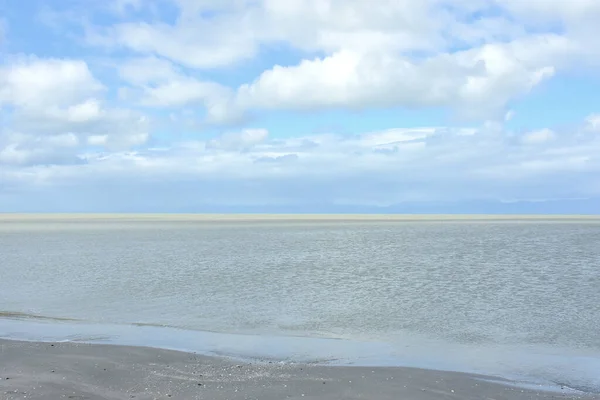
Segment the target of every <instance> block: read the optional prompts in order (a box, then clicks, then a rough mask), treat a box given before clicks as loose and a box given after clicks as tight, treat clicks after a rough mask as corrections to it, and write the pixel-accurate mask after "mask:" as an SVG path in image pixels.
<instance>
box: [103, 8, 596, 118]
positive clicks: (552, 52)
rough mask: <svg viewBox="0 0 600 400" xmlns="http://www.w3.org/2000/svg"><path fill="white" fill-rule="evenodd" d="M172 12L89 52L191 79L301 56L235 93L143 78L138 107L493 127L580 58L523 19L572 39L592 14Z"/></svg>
mask: <svg viewBox="0 0 600 400" xmlns="http://www.w3.org/2000/svg"><path fill="white" fill-rule="evenodd" d="M175 5H176V6H177V7H179V12H180V14H179V18H178V19H177V20H176V21H175V22H174V23H168V22H157V23H153V24H151V23H146V22H144V23H140V22H135V23H121V24H116V25H114V26H110V27H108V28H103V29H100V28H99V29H98V30H97V31H96V32H94V35H92V36H91V38H93V40H92V42H93V43H96V44H101V45H103V46H107V47H108V48H109V49H110V48H112V49H121V48H128V49H130V50H133V51H135V52H137V53H139V54H142V55H150V56H151V57H155V56H160V57H164V58H166V59H170V60H172V61H173V62H175V63H178V64H181V65H183V66H186V67H190V68H193V69H199V70H206V69H212V68H217V67H224V66H231V65H239V63H240V62H243V61H244V60H248V59H250V58H252V57H255V56H256V55H257V54H258V52H259V51H260V49H261V48H263V47H264V48H270V47H273V46H279V45H281V44H285V45H288V46H291V47H292V48H296V49H299V50H301V51H303V52H305V56H304V59H303V60H302V61H300V62H299V63H297V64H295V65H294V64H291V65H275V66H274V67H272V68H269V69H267V70H265V71H264V72H262V73H261V74H260V76H259V77H257V78H256V79H255V80H254V81H251V82H247V83H246V84H242V85H240V86H239V87H238V88H229V89H228V88H224V87H222V86H221V85H217V84H211V83H210V82H207V81H206V80H202V79H196V78H194V77H189V76H187V77H186V76H183V75H181V74H179V75H174V74H173V71H172V70H170V69H168V68H166V69H165V68H162V67H159V68H157V69H155V70H154V71H155V72H154V73H155V74H158V73H159V72H158V71H162V76H163V78H164V80H163V82H162V83H161V84H160V85H158V86H157V87H152V88H151V89H148V88H147V87H146V88H145V89H146V101H147V102H148V104H161V105H166V104H169V105H183V104H189V103H196V104H198V103H199V104H202V105H204V107H205V109H206V114H207V117H208V118H209V119H210V120H212V122H230V121H231V120H239V119H240V116H241V114H242V113H244V112H246V111H248V110H262V109H289V110H306V109H309V110H314V109H323V108H340V107H342V108H349V109H365V108H366V109H368V108H375V107H380V106H386V107H390V106H391V107H408V108H415V107H440V106H442V107H443V106H450V107H453V108H455V109H456V110H457V111H458V112H459V113H460V114H461V115H463V116H469V117H473V118H496V119H497V118H501V116H502V115H504V113H505V112H506V111H507V110H506V109H505V108H506V106H507V104H508V103H509V102H510V101H511V100H514V99H516V98H519V97H520V96H522V95H524V94H526V93H528V92H529V91H530V90H531V89H532V88H534V87H535V86H537V85H539V84H540V83H542V82H543V81H544V80H546V79H548V78H550V77H552V76H553V75H554V74H555V73H557V71H560V70H562V69H564V68H568V67H569V65H567V61H566V60H573V59H574V58H575V57H580V58H581V57H584V56H586V55H589V54H587V53H589V51H590V49H589V46H583V43H584V42H582V41H581V40H580V39H581V38H580V37H577V36H576V35H575V36H573V35H570V32H571V31H570V30H569V31H568V32H567V33H569V34H564V35H558V34H555V33H553V30H552V29H551V28H549V29H548V31H547V33H543V32H540V30H539V29H538V27H537V25H536V24H535V23H534V22H535V21H534V22H531V21H533V20H526V19H524V18H528V17H529V16H530V14H536V15H538V16H539V17H540V18H541V16H545V18H546V19H547V20H549V21H551V22H555V20H556V19H560V22H564V23H565V24H566V26H567V27H569V28H573V29H575V28H576V27H577V24H573V21H579V20H582V21H583V20H585V21H588V20H590V18H589V15H590V14H593V13H595V12H596V10H597V6H596V5H595V3H593V2H573V4H572V5H571V3H565V2H553V3H552V4H551V5H550V6H547V2H529V3H527V4H525V3H523V2H517V1H512V0H478V1H465V2H459V3H456V2H452V1H449V0H426V1H420V2H414V1H409V0H385V1H384V2H383V3H382V2H379V3H378V6H377V7H373V6H372V3H371V2H369V1H366V0H350V1H348V0H345V1H341V0H318V1H316V0H315V1H313V0H310V1H305V0H290V1H285V2H281V1H278V0H261V1H225V2H206V1H193V0H179V1H175ZM542 5H544V7H542ZM498 7H500V8H501V9H503V10H504V11H505V13H506V14H502V13H500V14H499V13H498ZM548 10H552V11H548ZM207 15H209V17H207ZM503 15H505V16H504V17H503ZM519 18H523V19H519ZM232 26H235V27H236V29H234V30H232V29H230V28H231V27H232ZM524 27H525V28H524ZM527 27H531V29H534V28H535V29H536V32H537V33H535V34H530V33H528V29H527ZM200 37H201V38H203V40H197V38H200ZM465 45H467V46H468V47H469V48H468V49H467V50H464V49H463V48H464V46H465ZM415 54H420V55H419V56H415ZM161 62H164V61H161ZM150 65H152V64H149V65H148V66H147V67H145V68H146V70H148V69H149V68H150ZM571 66H572V65H571ZM138 67H139V68H137V69H139V70H142V69H144V67H141V66H138ZM130 76H133V75H131V74H130ZM139 76H140V77H143V76H145V74H144V72H141V73H140V75H139ZM134 79H138V77H135V76H134ZM234 89H235V93H234Z"/></svg>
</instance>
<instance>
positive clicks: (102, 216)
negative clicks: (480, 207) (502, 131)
mask: <svg viewBox="0 0 600 400" xmlns="http://www.w3.org/2000/svg"><path fill="white" fill-rule="evenodd" d="M37 221H39V222H70V221H76V222H86V221H90V222H91V221H93V222H102V221H118V222H125V221H131V222H138V221H139V222H142V221H160V222H178V221H182V222H186V221H187V222H213V221H214V222H221V221H232V222H246V221H248V222H253V221H256V222H261V221H273V222H279V221H284V222H285V221H340V222H346V221H348V222H353V221H374V222H384V221H599V222H600V215H578V214H574V215H573V214H560V215H559V214H548V215H543V214H539V215H538V214H167V213H156V214H151V213H139V214H135V213H124V214H119V213H90V214H87V213H39V214H37V213H0V222H37Z"/></svg>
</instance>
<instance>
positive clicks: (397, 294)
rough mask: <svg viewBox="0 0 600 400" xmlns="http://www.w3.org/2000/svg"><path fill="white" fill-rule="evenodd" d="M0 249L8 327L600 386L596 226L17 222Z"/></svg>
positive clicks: (1, 306) (0, 298)
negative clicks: (194, 334) (374, 359)
mask: <svg viewBox="0 0 600 400" xmlns="http://www.w3.org/2000/svg"><path fill="white" fill-rule="evenodd" d="M0 249H1V253H2V256H1V257H0V312H3V313H4V315H5V316H7V317H11V318H12V319H14V316H15V314H18V313H21V314H27V315H38V316H45V317H58V318H73V319H77V320H81V321H87V322H90V323H101V324H106V325H108V324H133V323H136V324H151V325H159V326H163V325H164V326H170V327H177V328H184V329H186V330H189V331H203V332H216V333H223V334H231V333H235V334H247V335H257V336H260V337H272V338H282V337H289V336H292V337H305V338H306V337H308V338H337V339H346V340H348V341H349V342H352V343H383V344H386V345H389V346H390V349H392V350H390V351H391V352H393V354H395V355H397V356H398V359H399V360H402V359H404V360H405V361H406V360H409V359H418V358H419V356H420V355H422V356H423V357H425V356H427V357H430V359H431V357H432V356H433V355H432V351H433V350H432V349H436V350H435V351H433V352H434V353H436V354H437V357H438V358H439V362H440V363H443V362H444V358H445V359H446V361H448V360H449V359H451V358H453V357H454V358H455V359H461V360H463V361H465V354H469V357H468V358H469V359H468V360H466V361H465V362H467V361H468V362H470V363H471V364H472V366H473V367H474V368H477V367H478V366H480V367H481V368H483V367H486V368H488V369H490V370H492V369H493V368H492V367H494V365H495V367H496V368H500V367H503V368H505V370H510V371H511V372H514V373H523V372H529V373H530V375H535V374H536V373H537V375H544V373H547V375H548V374H549V375H548V377H549V378H552V379H554V380H555V381H557V380H560V379H563V380H569V379H570V380H572V381H573V380H578V382H579V383H580V385H584V386H585V385H588V386H589V385H596V384H597V385H598V387H600V372H598V371H600V223H596V222H551V221H512V222H510V221H502V222H485V221H471V222H469V221H460V222H450V221H446V222H431V221H429V222H418V221H414V222H340V221H337V222H314V221H313V222H296V223H292V222H245V223H242V222H237V223H236V222H194V223H186V222H177V223H173V222H170V223H169V222H160V221H154V222H138V223H134V222H123V223H119V222H111V223H91V222H89V223H83V222H72V221H71V222H56V221H54V222H45V223H33V222H28V223H18V222H15V223H11V224H7V223H5V225H4V226H2V227H0ZM4 324H5V325H2V322H0V336H11V334H12V333H14V327H13V325H10V324H9V323H8V322H6V321H5V322H4ZM9 325H10V327H11V328H10V329H9ZM33 325H35V324H33ZM3 326H4V331H3ZM25 326H26V324H25V325H22V329H21V330H20V331H19V332H20V334H22V335H23V334H25V333H23V332H22V331H23V329H25V328H24V327H25ZM44 326H45V325H44ZM74 326H75V328H73V329H77V328H76V326H77V325H74ZM81 329H83V328H81ZM13 336H14V335H13ZM225 337H227V335H224V336H223V338H225ZM314 343H317V342H314ZM307 346H308V347H310V345H307ZM314 349H320V347H318V346H316V347H314ZM365 349H366V347H365ZM253 351H255V352H256V353H257V354H259V353H260V349H256V348H254V349H253ZM316 351H317V350H314V352H316ZM319 351H321V350H319ZM353 354H355V355H356V357H357V358H358V359H359V358H360V351H356V349H355V350H354V353H353ZM507 354H512V356H510V357H509V356H507ZM363 355H364V356H367V355H373V353H369V354H363ZM527 355H529V358H528V356H527ZM318 356H319V355H318V354H315V357H316V358H318ZM461 357H462V358H461ZM536 357H537V358H536ZM536 360H537V361H536ZM565 366H566V367H565ZM565 368H568V369H569V370H570V371H571V375H569V372H568V371H567V372H565V371H562V372H561V370H564V369H565ZM596 368H598V369H596ZM536 371H537V372H536ZM540 371H542V372H543V373H542V372H540ZM544 371H546V372H544ZM552 371H554V372H552ZM594 371H596V372H594ZM492 372H493V371H492ZM552 374H553V375H552ZM560 374H564V376H558V375H560ZM550 375H552V376H550ZM596 376H598V381H596Z"/></svg>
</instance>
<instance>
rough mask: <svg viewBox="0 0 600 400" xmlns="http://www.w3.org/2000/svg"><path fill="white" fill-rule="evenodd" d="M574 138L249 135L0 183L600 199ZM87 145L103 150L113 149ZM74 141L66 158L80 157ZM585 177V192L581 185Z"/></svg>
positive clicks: (422, 133) (587, 156) (223, 198)
mask: <svg viewBox="0 0 600 400" xmlns="http://www.w3.org/2000/svg"><path fill="white" fill-rule="evenodd" d="M576 133H577V132H575V131H571V132H565V133H564V134H561V135H560V136H559V135H557V134H555V133H552V131H550V130H540V131H537V132H531V133H529V134H528V135H527V136H525V137H526V138H527V139H526V140H524V141H523V142H521V141H515V140H513V137H514V136H513V134H512V133H510V132H504V131H501V130H500V131H499V130H497V129H496V128H494V127H491V128H488V127H486V126H482V127H480V128H477V129H475V130H473V129H449V128H418V129H393V130H387V131H381V132H372V133H367V134H363V135H356V136H342V135H336V134H327V135H307V136H303V137H296V138H290V139H277V138H272V139H270V138H269V133H268V132H267V131H266V130H264V129H247V130H242V131H239V132H230V133H226V134H223V135H221V136H219V137H217V138H214V139H207V140H204V141H202V140H195V141H190V142H182V143H179V144H175V145H173V146H170V147H162V148H156V149H145V150H138V151H134V152H131V151H126V152H111V153H103V154H97V153H86V152H85V151H84V150H82V149H79V151H78V152H77V159H78V160H80V162H79V165H77V166H73V165H69V163H70V164H73V162H72V161H73V159H72V157H73V153H72V152H71V153H68V154H70V157H71V159H67V158H63V159H57V161H56V162H55V163H53V164H52V165H50V166H44V165H42V164H43V163H40V162H39V161H38V160H41V159H42V156H41V155H40V154H36V155H35V157H37V158H35V157H34V156H33V155H30V156H29V158H26V157H25V155H24V154H23V153H21V154H16V153H15V152H16V150H17V149H15V148H14V147H10V148H5V150H4V153H3V155H2V159H3V161H4V163H7V160H8V163H9V164H11V163H12V164H13V165H17V164H18V165H21V167H20V168H18V169H13V170H8V171H6V170H5V173H4V175H3V176H4V178H0V179H4V180H6V181H7V182H8V180H9V179H12V180H11V182H12V185H13V187H14V185H15V182H18V185H19V187H21V188H22V190H26V188H30V189H31V188H35V187H38V186H39V185H40V182H42V183H43V185H44V186H45V187H65V185H67V186H72V185H76V186H77V187H86V188H91V187H95V188H96V189H95V190H97V188H98V187H104V186H103V185H107V184H108V183H107V182H111V185H112V184H114V185H121V184H122V185H126V186H128V187H131V185H133V186H135V190H136V193H150V192H151V191H153V192H155V193H159V192H161V193H162V192H163V191H165V193H178V196H183V195H184V196H187V197H186V199H187V200H186V201H187V203H186V204H188V205H198V204H232V203H235V204H255V203H261V202H262V203H265V204H270V202H272V201H278V202H283V203H286V204H296V203H298V202H299V203H307V202H308V203H310V202H315V201H316V202H324V203H328V204H334V203H339V202H344V203H351V204H367V203H368V204H373V203H376V204H390V203H395V202H401V201H411V200H420V201H425V200H435V201H443V200H448V201H450V200H465V199H500V198H511V199H519V198H524V199H529V198H571V197H574V196H575V197H590V196H598V195H600V181H599V180H598V176H600V158H599V157H598V156H597V154H600V138H599V137H597V136H595V135H585V136H583V137H578V136H577V135H576ZM88 140H89V142H90V143H92V144H96V145H98V144H102V143H103V141H104V140H105V138H103V137H99V136H92V137H90V138H89V139H88ZM67 142H68V141H65V143H64V148H65V149H69V150H72V149H73V147H72V146H66V143H67ZM540 143H543V144H544V145H543V146H540V145H537V144H540ZM0 147H1V146H0ZM63 150H64V149H63ZM47 160H49V158H48V157H46V159H45V162H47ZM65 160H67V161H69V162H65ZM81 160H82V161H81ZM27 165H30V166H27ZM583 176H585V177H586V181H587V184H586V185H581V184H580V180H581V177H583ZM157 188H159V189H157ZM160 188H162V189H160ZM193 188H196V189H193ZM13 190H14V189H13ZM90 190H91V189H90ZM132 190H133V189H132ZM163 195H165V196H166V195H167V194H163ZM90 201H93V200H90ZM173 201H175V200H173ZM177 201H181V200H177Z"/></svg>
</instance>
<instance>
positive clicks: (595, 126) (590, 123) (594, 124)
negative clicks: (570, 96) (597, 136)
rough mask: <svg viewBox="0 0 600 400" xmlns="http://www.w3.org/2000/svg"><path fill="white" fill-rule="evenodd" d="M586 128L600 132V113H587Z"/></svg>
mask: <svg viewBox="0 0 600 400" xmlns="http://www.w3.org/2000/svg"><path fill="white" fill-rule="evenodd" d="M585 123H586V128H587V129H589V130H590V131H592V132H600V114H592V115H589V116H588V117H587V118H586V119H585Z"/></svg>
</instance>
